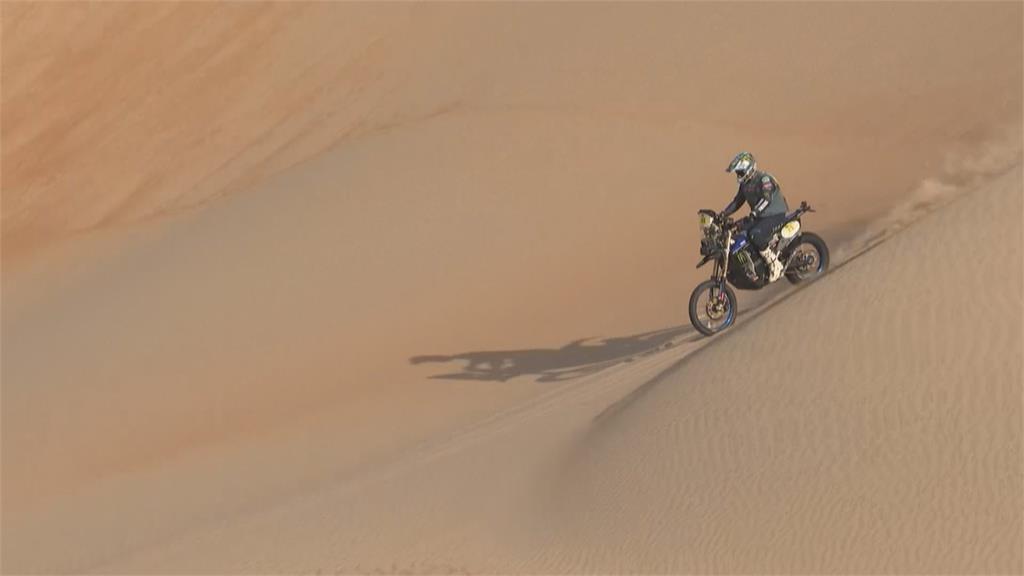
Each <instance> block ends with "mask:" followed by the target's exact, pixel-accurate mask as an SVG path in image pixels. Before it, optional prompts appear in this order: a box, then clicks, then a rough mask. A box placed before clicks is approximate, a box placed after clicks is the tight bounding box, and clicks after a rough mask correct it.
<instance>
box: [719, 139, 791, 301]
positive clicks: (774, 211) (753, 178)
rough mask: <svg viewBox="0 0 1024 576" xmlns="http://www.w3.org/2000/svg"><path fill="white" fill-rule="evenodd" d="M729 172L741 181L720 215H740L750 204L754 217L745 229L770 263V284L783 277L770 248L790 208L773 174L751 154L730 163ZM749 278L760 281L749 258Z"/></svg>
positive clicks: (743, 153)
mask: <svg viewBox="0 0 1024 576" xmlns="http://www.w3.org/2000/svg"><path fill="white" fill-rule="evenodd" d="M725 171H726V172H734V173H735V174H736V180H737V181H738V182H739V189H738V190H736V197H735V198H733V199H732V202H730V203H729V205H728V206H726V207H725V209H724V210H722V212H721V214H720V216H728V215H730V214H732V213H733V212H736V211H737V210H739V209H740V207H741V206H743V203H744V202H746V203H747V204H749V205H750V216H749V217H748V218H749V221H748V223H747V224H746V226H745V228H746V230H747V235H748V237H749V238H750V242H751V243H752V244H753V245H754V247H755V248H757V249H758V251H759V252H761V256H762V257H764V260H765V262H767V263H768V267H769V277H768V280H769V281H770V282H774V281H776V280H778V279H779V276H781V275H782V262H780V261H779V257H778V255H777V254H775V252H774V251H773V250H772V249H771V248H769V247H768V243H769V241H771V238H772V235H773V234H774V233H775V229H776V228H778V227H779V226H781V225H782V223H783V222H784V221H785V219H786V212H787V211H788V210H789V205H788V204H786V199H785V198H784V197H783V196H782V188H781V187H780V186H779V183H778V181H776V180H775V177H774V176H772V175H771V174H769V173H767V172H765V171H763V170H758V169H757V161H755V160H754V155H753V154H751V153H750V152H740V153H739V154H737V155H736V157H735V158H733V159H732V162H730V163H729V167H728V168H726V169H725ZM747 276H749V277H750V278H751V280H754V281H756V279H757V276H756V274H755V273H754V264H753V262H751V261H750V259H749V258H748V259H747Z"/></svg>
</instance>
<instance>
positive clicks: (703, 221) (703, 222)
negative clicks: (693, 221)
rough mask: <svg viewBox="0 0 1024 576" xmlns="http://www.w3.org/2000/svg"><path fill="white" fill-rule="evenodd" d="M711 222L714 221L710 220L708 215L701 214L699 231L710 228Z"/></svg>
mask: <svg viewBox="0 0 1024 576" xmlns="http://www.w3.org/2000/svg"><path fill="white" fill-rule="evenodd" d="M713 222H714V219H713V218H711V216H710V215H709V214H701V215H700V229H701V230H707V229H708V228H710V227H711V224H712V223H713Z"/></svg>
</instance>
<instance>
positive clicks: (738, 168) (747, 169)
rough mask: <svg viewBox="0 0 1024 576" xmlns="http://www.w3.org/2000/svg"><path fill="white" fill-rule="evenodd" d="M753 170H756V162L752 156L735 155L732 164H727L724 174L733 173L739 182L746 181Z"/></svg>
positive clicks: (747, 154)
mask: <svg viewBox="0 0 1024 576" xmlns="http://www.w3.org/2000/svg"><path fill="white" fill-rule="evenodd" d="M755 170H757V160H754V155H753V154H751V153H750V152H740V153H739V154H737V155H736V156H735V157H734V158H733V159H732V162H729V167H728V168H726V169H725V171H726V172H735V173H736V180H737V181H739V182H744V181H746V179H747V178H750V175H751V174H753V173H754V171H755Z"/></svg>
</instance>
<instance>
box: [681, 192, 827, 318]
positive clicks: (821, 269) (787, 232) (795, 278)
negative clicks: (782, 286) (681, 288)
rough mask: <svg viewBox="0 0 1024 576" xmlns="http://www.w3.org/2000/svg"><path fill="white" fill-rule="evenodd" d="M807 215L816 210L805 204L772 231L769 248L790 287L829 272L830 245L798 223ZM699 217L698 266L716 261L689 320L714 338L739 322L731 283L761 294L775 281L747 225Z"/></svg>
mask: <svg viewBox="0 0 1024 576" xmlns="http://www.w3.org/2000/svg"><path fill="white" fill-rule="evenodd" d="M807 212H814V210H812V209H811V207H810V206H808V205H807V203H806V202H801V203H800V207H799V208H797V209H796V210H794V211H793V212H790V213H788V214H786V218H785V219H784V220H783V221H782V222H781V223H780V224H779V225H778V226H777V227H776V228H775V229H774V230H773V231H772V238H771V240H770V241H769V244H768V246H769V247H770V248H771V249H772V250H773V252H774V253H775V254H777V255H778V258H779V261H780V262H781V263H782V265H783V273H782V276H785V278H786V279H787V280H789V282H790V283H792V284H799V283H801V282H806V281H808V280H811V279H813V278H816V277H818V276H821V275H822V274H824V273H825V272H826V271H827V270H828V246H827V245H826V244H825V241H824V240H822V239H821V237H820V236H818V235H817V234H813V233H811V232H804V231H803V227H802V225H801V223H800V217H801V216H803V215H804V214H806V213H807ZM698 214H699V215H700V228H701V232H702V233H703V237H702V238H701V241H700V253H701V255H702V256H703V258H702V259H701V261H700V262H698V263H697V268H700V267H701V266H703V265H705V264H707V263H708V262H713V263H714V268H713V269H712V271H711V279H710V280H707V281H705V282H701V283H700V284H698V285H697V287H696V288H694V290H693V293H692V294H691V295H690V322H691V323H692V324H693V327H694V328H696V329H697V330H698V331H700V332H701V333H702V334H704V335H706V336H711V335H713V334H717V333H719V332H721V331H723V330H725V329H726V328H728V327H729V326H732V324H733V322H735V321H736V312H737V306H736V293H735V292H733V289H732V288H731V287H730V286H729V285H730V284H731V285H732V286H735V287H736V288H738V289H740V290H760V289H761V288H764V287H765V286H767V285H768V284H770V283H771V282H770V281H769V266H768V263H767V262H765V260H764V258H763V257H762V256H761V254H760V252H758V251H757V250H755V249H754V248H753V245H752V244H751V243H750V240H749V238H748V236H747V231H746V230H745V229H744V226H741V225H740V224H739V223H737V222H736V221H734V220H733V219H732V218H729V217H727V216H721V215H719V214H717V213H716V212H714V211H713V210H700V211H699V212H698ZM751 270H752V271H753V272H752V273H751V272H750V271H751ZM782 276H780V277H779V279H781V278H782Z"/></svg>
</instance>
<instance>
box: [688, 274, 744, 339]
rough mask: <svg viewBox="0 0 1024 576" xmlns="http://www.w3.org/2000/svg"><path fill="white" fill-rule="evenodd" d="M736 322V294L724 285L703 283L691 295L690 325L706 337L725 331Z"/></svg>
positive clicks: (709, 281) (712, 282) (713, 281)
mask: <svg viewBox="0 0 1024 576" xmlns="http://www.w3.org/2000/svg"><path fill="white" fill-rule="evenodd" d="M735 320H736V294H735V293H734V292H733V291H732V288H729V287H728V286H727V285H725V284H724V283H722V284H720V283H718V282H717V281H715V280H708V281H706V282H701V283H700V284H698V285H697V287H696V288H694V289H693V293H692V294H690V323H691V324H693V327H694V328H696V329H697V331H698V332H700V333H701V334H704V335H705V336H711V335H712V334H717V333H718V332H721V331H722V330H725V329H726V328H728V327H729V326H732V323H733V322H734V321H735Z"/></svg>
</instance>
